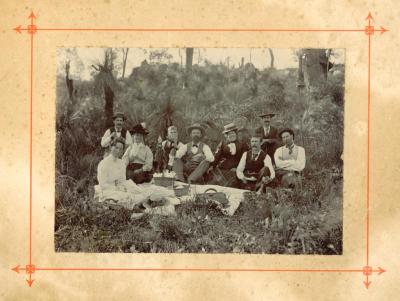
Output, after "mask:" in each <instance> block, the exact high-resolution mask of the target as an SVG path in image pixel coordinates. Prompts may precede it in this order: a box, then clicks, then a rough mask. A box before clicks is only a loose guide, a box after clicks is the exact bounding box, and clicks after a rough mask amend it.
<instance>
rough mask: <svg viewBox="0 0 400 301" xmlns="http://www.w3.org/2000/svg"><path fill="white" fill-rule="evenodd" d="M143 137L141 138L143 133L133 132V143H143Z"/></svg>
mask: <svg viewBox="0 0 400 301" xmlns="http://www.w3.org/2000/svg"><path fill="white" fill-rule="evenodd" d="M143 141H144V139H143V135H142V134H139V133H135V134H133V143H138V144H139V143H143Z"/></svg>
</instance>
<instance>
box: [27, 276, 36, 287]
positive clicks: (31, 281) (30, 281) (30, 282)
mask: <svg viewBox="0 0 400 301" xmlns="http://www.w3.org/2000/svg"><path fill="white" fill-rule="evenodd" d="M33 281H35V279H32V274H29V280H28V279H26V282H27V283H28V285H29V287H32V284H33Z"/></svg>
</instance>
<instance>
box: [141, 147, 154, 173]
mask: <svg viewBox="0 0 400 301" xmlns="http://www.w3.org/2000/svg"><path fill="white" fill-rule="evenodd" d="M145 147H146V159H145V162H144V164H143V171H150V170H152V169H153V153H152V152H151V149H150V148H149V147H148V146H145Z"/></svg>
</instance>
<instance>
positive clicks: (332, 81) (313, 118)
mask: <svg viewBox="0 0 400 301" xmlns="http://www.w3.org/2000/svg"><path fill="white" fill-rule="evenodd" d="M56 77H57V80H56V129H55V130H56V141H55V149H56V153H55V155H56V162H55V171H56V175H55V179H56V181H55V229H54V233H55V241H54V244H55V251H56V252H86V253H213V254H216V253H220V254H224V253H239V254H287V255H297V254H309V255H313V254H315V255H342V253H343V133H344V121H343V119H344V90H345V50H344V49H317V48H58V49H57V74H56Z"/></svg>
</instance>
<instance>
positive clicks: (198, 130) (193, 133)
mask: <svg viewBox="0 0 400 301" xmlns="http://www.w3.org/2000/svg"><path fill="white" fill-rule="evenodd" d="M188 133H189V134H190V137H191V141H190V142H189V143H187V144H184V145H182V146H181V147H179V149H178V150H177V152H176V155H175V162H174V166H173V170H174V171H175V173H176V177H177V179H178V180H179V181H182V182H185V181H187V182H189V183H200V184H203V183H204V179H203V176H204V174H205V173H206V171H207V170H208V168H209V166H210V163H211V162H213V161H214V155H213V153H212V152H211V149H210V147H209V146H208V145H206V144H205V143H203V142H202V141H201V140H202V138H203V136H204V129H203V127H202V126H201V125H200V124H198V123H195V124H193V125H192V126H190V127H189V128H188Z"/></svg>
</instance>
